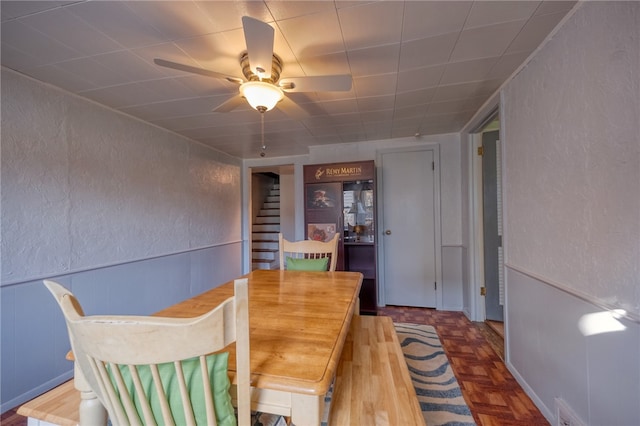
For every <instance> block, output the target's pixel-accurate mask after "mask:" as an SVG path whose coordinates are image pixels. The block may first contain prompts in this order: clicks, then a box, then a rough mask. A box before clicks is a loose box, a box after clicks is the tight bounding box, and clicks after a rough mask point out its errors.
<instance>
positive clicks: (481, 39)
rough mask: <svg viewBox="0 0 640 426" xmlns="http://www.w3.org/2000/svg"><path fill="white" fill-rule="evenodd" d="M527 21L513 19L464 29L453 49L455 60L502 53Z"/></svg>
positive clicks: (486, 56) (453, 58)
mask: <svg viewBox="0 0 640 426" xmlns="http://www.w3.org/2000/svg"><path fill="white" fill-rule="evenodd" d="M525 23H526V21H512V22H507V23H504V24H497V25H491V26H488V27H480V28H475V29H470V30H464V31H462V33H461V34H460V38H459V39H458V42H457V43H456V47H455V48H454V49H453V54H452V55H451V58H450V60H451V61H454V62H460V61H466V60H470V59H478V58H488V57H492V56H500V55H502V54H503V53H504V52H505V50H506V49H507V47H508V46H509V44H511V41H512V40H513V39H514V38H515V37H516V35H517V34H518V33H519V32H520V30H521V29H522V27H523V26H524V24H525Z"/></svg>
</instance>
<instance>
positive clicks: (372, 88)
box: [353, 73, 398, 98]
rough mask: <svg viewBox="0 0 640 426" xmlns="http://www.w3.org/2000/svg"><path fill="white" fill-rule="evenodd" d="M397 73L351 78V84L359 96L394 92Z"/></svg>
mask: <svg viewBox="0 0 640 426" xmlns="http://www.w3.org/2000/svg"><path fill="white" fill-rule="evenodd" d="M397 81H398V75H397V74H396V73H392V74H379V75H371V76H366V77H358V78H354V79H353V86H354V88H355V92H356V93H357V94H358V97H359V98H362V97H367V96H380V95H387V94H393V93H395V92H396V85H397Z"/></svg>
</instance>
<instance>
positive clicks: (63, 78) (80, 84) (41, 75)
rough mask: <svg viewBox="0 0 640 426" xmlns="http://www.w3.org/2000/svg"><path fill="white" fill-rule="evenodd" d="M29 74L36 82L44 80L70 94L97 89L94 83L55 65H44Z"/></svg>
mask: <svg viewBox="0 0 640 426" xmlns="http://www.w3.org/2000/svg"><path fill="white" fill-rule="evenodd" d="M29 74H30V75H31V76H32V77H33V78H35V79H38V80H43V79H46V80H48V81H49V83H50V84H53V85H54V86H57V87H60V88H62V89H65V90H67V91H69V92H72V93H78V92H82V91H85V90H91V89H95V88H96V87H97V86H96V85H95V84H94V83H91V82H89V81H87V80H85V79H83V78H82V77H80V76H78V75H75V74H72V73H70V72H67V71H66V70H64V69H61V68H60V67H59V66H57V65H45V66H43V67H38V68H34V69H32V70H30V71H29Z"/></svg>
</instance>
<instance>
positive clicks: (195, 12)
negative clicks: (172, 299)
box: [126, 1, 219, 40]
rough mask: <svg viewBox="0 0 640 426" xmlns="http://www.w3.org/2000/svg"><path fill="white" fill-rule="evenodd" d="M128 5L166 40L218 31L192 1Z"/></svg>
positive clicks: (139, 2) (149, 2) (130, 2)
mask: <svg viewBox="0 0 640 426" xmlns="http://www.w3.org/2000/svg"><path fill="white" fill-rule="evenodd" d="M126 5H127V7H128V8H129V9H131V10H132V11H133V12H134V13H135V14H136V15H137V16H138V18H139V19H140V20H142V21H145V22H146V23H147V24H149V25H151V26H152V27H153V28H155V29H156V30H158V31H159V32H160V33H161V34H163V39H165V40H177V39H182V38H186V37H192V36H195V35H198V34H207V33H212V32H216V30H217V29H216V28H215V27H214V25H213V24H212V22H211V21H210V20H209V18H208V16H207V14H206V13H202V10H201V9H200V8H199V7H198V6H197V5H196V4H195V3H193V2H191V1H127V2H126ZM218 31H219V30H218Z"/></svg>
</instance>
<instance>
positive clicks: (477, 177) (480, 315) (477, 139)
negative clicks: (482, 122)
mask: <svg viewBox="0 0 640 426" xmlns="http://www.w3.org/2000/svg"><path fill="white" fill-rule="evenodd" d="M470 138H471V141H470V142H471V143H470V149H471V155H470V157H471V159H470V163H471V164H470V167H471V173H469V176H470V179H471V183H470V189H471V191H469V193H470V197H471V202H470V203H469V205H470V209H471V226H470V233H471V244H470V247H472V250H473V252H472V255H471V256H469V257H470V260H471V273H470V278H471V296H472V297H471V303H472V306H471V309H472V314H473V315H472V320H473V321H484V320H485V319H486V314H485V297H484V296H482V295H480V288H481V287H483V286H484V248H483V244H484V235H483V227H482V223H483V220H484V214H483V210H482V157H480V156H479V155H478V148H479V147H480V146H482V133H474V134H471V135H470Z"/></svg>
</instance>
